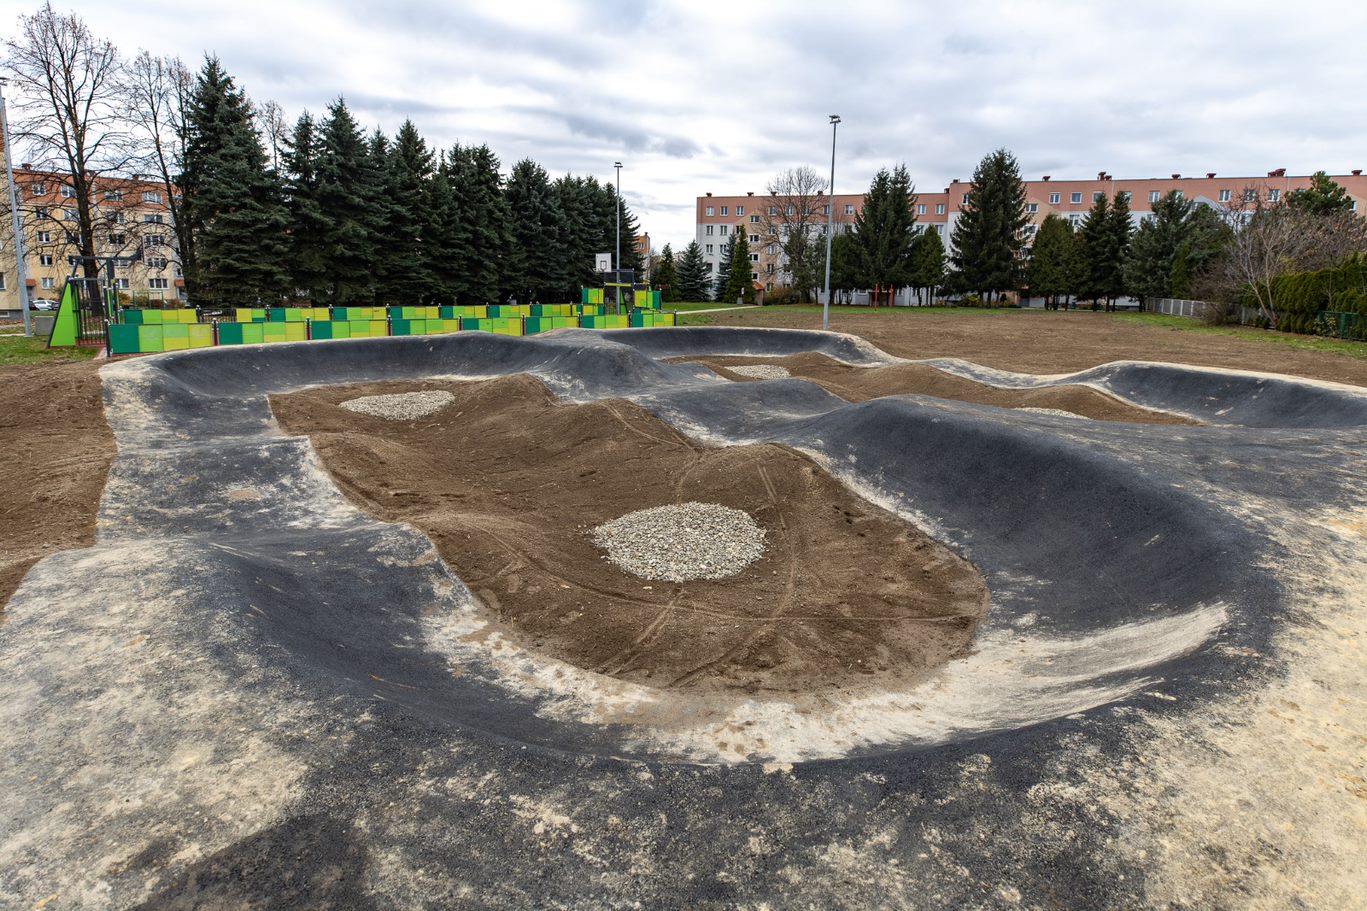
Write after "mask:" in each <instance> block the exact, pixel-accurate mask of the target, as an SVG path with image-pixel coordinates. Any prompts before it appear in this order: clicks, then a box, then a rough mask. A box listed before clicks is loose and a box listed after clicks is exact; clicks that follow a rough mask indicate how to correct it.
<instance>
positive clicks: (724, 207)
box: [721, 206, 726, 215]
mask: <svg viewBox="0 0 1367 911" xmlns="http://www.w3.org/2000/svg"><path fill="white" fill-rule="evenodd" d="M721 214H722V215H725V214H726V206H722V207H721Z"/></svg>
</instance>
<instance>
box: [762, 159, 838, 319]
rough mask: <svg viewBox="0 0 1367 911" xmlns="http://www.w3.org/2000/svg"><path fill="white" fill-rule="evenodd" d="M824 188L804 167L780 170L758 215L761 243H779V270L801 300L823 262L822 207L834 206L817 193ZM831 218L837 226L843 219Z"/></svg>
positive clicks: (815, 280) (821, 180) (818, 177)
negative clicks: (761, 227)
mask: <svg viewBox="0 0 1367 911" xmlns="http://www.w3.org/2000/svg"><path fill="white" fill-rule="evenodd" d="M826 185H827V181H826V178H824V177H822V176H821V175H820V174H818V173H817V172H816V171H814V170H812V169H811V168H808V167H800V168H789V169H788V170H786V171H780V172H779V173H778V174H777V175H775V177H774V179H773V180H771V181H769V186H768V195H767V196H766V197H765V198H764V200H763V211H762V212H760V213H758V214H759V216H760V224H761V225H762V226H763V228H764V234H765V237H764V238H763V240H764V242H765V243H775V242H777V243H778V244H779V248H780V250H781V251H782V252H783V259H784V266H783V271H784V272H785V273H786V274H787V276H788V279H789V282H790V284H791V285H792V287H793V289H794V290H795V291H796V292H797V293H798V294H799V295H800V296H801V297H802V298H803V299H804V300H805V299H807V298H808V296H809V295H810V294H811V292H812V291H813V290H814V289H815V288H816V286H817V284H818V277H817V275H816V272H817V269H818V266H820V265H822V264H824V263H825V252H826V251H825V246H824V244H821V243H819V241H820V236H819V235H820V229H821V228H822V227H824V226H825V224H826V205H827V204H831V205H834V200H832V199H830V198H828V197H826V196H824V195H822V196H818V195H817V193H818V192H824V191H825V190H826ZM834 217H835V221H836V223H837V224H840V223H841V222H842V221H843V220H844V217H843V213H841V212H840V211H838V210H837V211H836V212H835V213H834Z"/></svg>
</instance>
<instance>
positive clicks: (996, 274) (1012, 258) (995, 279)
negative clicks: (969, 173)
mask: <svg viewBox="0 0 1367 911" xmlns="http://www.w3.org/2000/svg"><path fill="white" fill-rule="evenodd" d="M1028 222H1029V218H1028V216H1027V215H1026V214H1025V184H1024V183H1023V182H1022V181H1021V177H1020V166H1019V165H1018V164H1017V163H1016V159H1015V157H1014V156H1013V155H1012V154H1011V153H1010V152H1008V151H1007V150H1006V149H997V150H996V151H995V152H992V153H991V154H990V155H988V156H987V157H985V158H984V159H983V160H982V161H981V162H979V163H978V167H977V169H975V170H974V172H973V185H972V189H971V191H970V192H969V195H968V202H967V203H965V204H964V206H963V208H962V210H961V211H960V213H959V218H958V221H956V222H955V224H954V236H953V238H952V244H951V245H952V246H953V254H952V255H951V257H950V259H951V262H952V263H953V266H954V271H955V273H956V281H957V284H958V285H959V286H960V287H962V288H964V289H965V290H968V291H977V292H980V293H985V294H993V293H996V292H1001V291H1009V290H1013V289H1015V288H1018V287H1020V284H1021V279H1022V277H1023V272H1024V269H1023V263H1022V257H1021V232H1022V231H1023V230H1024V228H1025V225H1026V224H1027V223H1028Z"/></svg>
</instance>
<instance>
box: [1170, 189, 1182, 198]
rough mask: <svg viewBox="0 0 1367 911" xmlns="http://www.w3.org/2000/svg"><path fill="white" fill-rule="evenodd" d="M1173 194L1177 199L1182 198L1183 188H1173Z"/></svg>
mask: <svg viewBox="0 0 1367 911" xmlns="http://www.w3.org/2000/svg"><path fill="white" fill-rule="evenodd" d="M1172 195H1173V196H1174V197H1175V198H1177V199H1181V198H1182V196H1183V195H1184V194H1183V193H1182V191H1181V190H1173V191H1172Z"/></svg>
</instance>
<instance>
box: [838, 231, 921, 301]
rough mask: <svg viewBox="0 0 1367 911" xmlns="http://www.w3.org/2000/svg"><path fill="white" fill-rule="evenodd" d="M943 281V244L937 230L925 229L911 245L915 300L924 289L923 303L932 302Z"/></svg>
mask: <svg viewBox="0 0 1367 911" xmlns="http://www.w3.org/2000/svg"><path fill="white" fill-rule="evenodd" d="M838 239H839V238H837V240H838ZM838 261H839V260H837V262H838ZM944 283H945V245H944V242H943V241H941V240H940V232H939V231H934V230H929V229H927V230H925V231H922V232H921V233H920V234H918V235H917V236H916V240H915V241H914V242H913V243H912V245H911V285H912V287H914V288H915V289H916V300H917V301H918V302H919V301H921V291H922V290H924V291H925V292H926V297H925V303H926V304H927V305H929V304H933V303H934V302H935V290H936V289H937V288H939V287H941V286H942V285H944Z"/></svg>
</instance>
